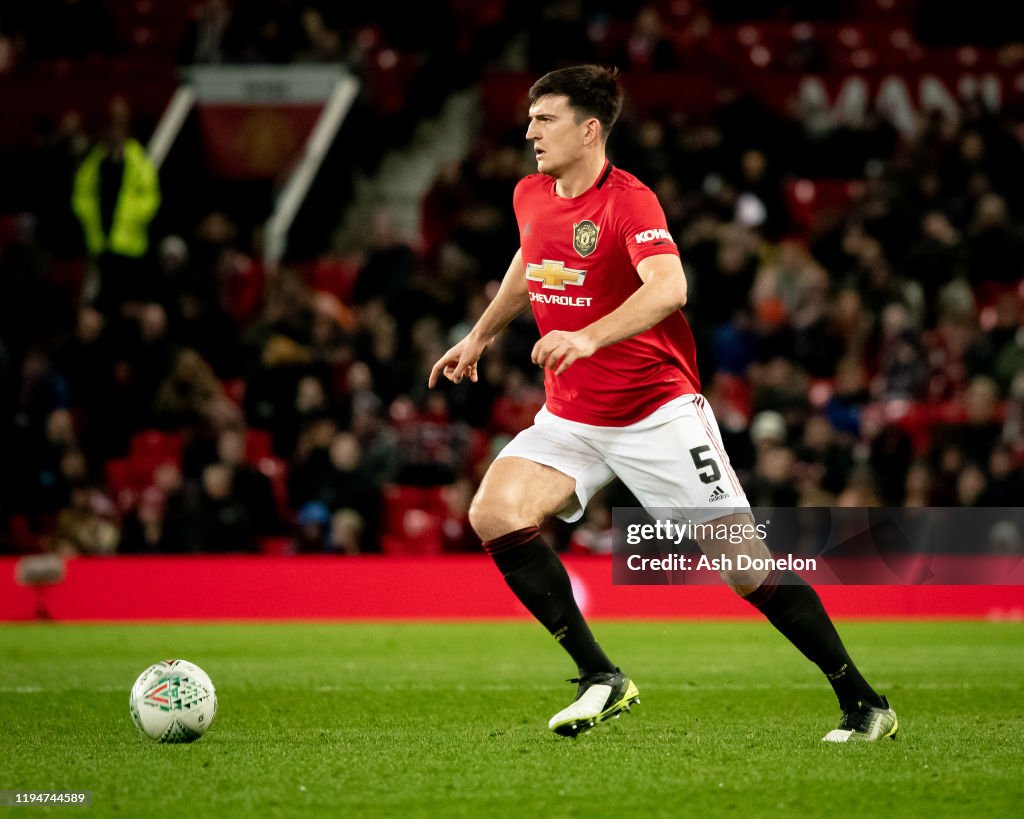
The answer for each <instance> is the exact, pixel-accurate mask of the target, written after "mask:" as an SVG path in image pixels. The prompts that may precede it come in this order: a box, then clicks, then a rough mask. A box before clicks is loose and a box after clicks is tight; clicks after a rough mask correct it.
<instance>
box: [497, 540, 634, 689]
mask: <svg viewBox="0 0 1024 819" xmlns="http://www.w3.org/2000/svg"><path fill="white" fill-rule="evenodd" d="M484 549H485V550H486V551H487V553H488V554H489V555H490V556H491V557H492V558H493V559H494V562H495V564H496V565H497V567H498V569H499V570H500V571H501V573H502V574H503V575H504V576H505V582H506V583H508V586H509V588H510V589H512V591H513V592H514V593H515V595H516V597H518V598H519V599H520V600H521V601H522V603H523V605H524V606H526V608H527V609H529V611H530V614H532V615H533V616H534V617H536V618H537V619H538V620H539V621H540V622H541V624H542V625H543V626H544V627H545V628H546V629H547V630H548V631H550V632H551V634H552V635H554V638H555V639H556V640H557V641H558V642H559V643H561V645H562V648H564V649H565V650H566V651H568V652H569V656H570V657H572V659H573V660H574V661H575V663H576V665H577V666H578V667H579V671H580V676H581V677H586V676H588V675H590V674H593V673H595V672H599V671H615V670H616V669H615V666H614V665H613V664H612V661H611V660H609V659H608V657H607V656H606V655H605V653H604V652H603V651H602V650H601V647H600V646H599V645H598V644H597V641H596V640H595V639H594V635H593V634H591V632H590V627H589V626H588V625H587V622H586V620H584V619H583V615H582V614H581V613H580V609H579V606H577V605H576V600H575V598H574V597H573V596H572V586H571V584H570V583H569V575H568V574H567V573H566V571H565V567H564V566H563V565H562V561H560V560H559V559H558V556H557V555H556V554H555V553H554V552H553V551H552V550H551V548H550V547H549V546H548V545H547V544H546V543H544V541H543V540H541V538H540V533H539V531H538V530H537V527H536V526H531V527H529V528H526V529H519V530H518V531H515V532H511V533H509V534H507V535H503V536H502V537H499V538H495V539H494V540H488V541H485V542H484Z"/></svg>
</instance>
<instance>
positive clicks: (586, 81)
mask: <svg viewBox="0 0 1024 819" xmlns="http://www.w3.org/2000/svg"><path fill="white" fill-rule="evenodd" d="M549 94H550V95H559V96H565V97H568V98H569V107H570V108H572V109H573V110H574V111H575V112H576V119H577V122H578V121H580V120H581V119H583V118H584V117H596V118H597V120H598V122H600V123H601V135H602V137H604V138H605V139H607V138H608V134H609V133H610V132H611V130H612V126H613V125H614V124H615V120H617V119H618V118H619V112H620V111H621V110H622V83H620V82H619V69H617V68H604V67H603V66H600V65H574V66H570V67H569V68H559V69H558V70H557V71H551V72H549V73H547V74H545V75H544V76H543V77H541V78H540V79H539V80H537V82H535V83H534V84H533V86H532V87H531V88H530V96H529V100H530V105H533V104H534V103H535V102H537V100H539V99H540V98H541V97H546V96H548V95H549Z"/></svg>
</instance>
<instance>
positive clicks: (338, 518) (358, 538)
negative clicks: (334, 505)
mask: <svg viewBox="0 0 1024 819" xmlns="http://www.w3.org/2000/svg"><path fill="white" fill-rule="evenodd" d="M365 527H366V523H365V521H364V520H363V518H362V517H361V516H360V514H359V513H358V512H355V511H353V510H352V509H339V510H338V511H337V512H335V513H334V514H333V515H331V533H330V538H329V540H328V542H329V544H330V548H331V551H333V552H337V553H340V554H343V555H357V554H359V553H360V552H363V551H365V548H364V541H363V531H364V529H365Z"/></svg>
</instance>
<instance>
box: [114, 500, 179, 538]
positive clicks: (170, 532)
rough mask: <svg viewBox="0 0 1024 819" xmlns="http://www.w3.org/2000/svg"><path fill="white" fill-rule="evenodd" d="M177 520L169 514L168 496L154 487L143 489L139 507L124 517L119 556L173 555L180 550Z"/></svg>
mask: <svg viewBox="0 0 1024 819" xmlns="http://www.w3.org/2000/svg"><path fill="white" fill-rule="evenodd" d="M183 547H184V544H183V542H182V533H181V531H180V529H179V526H178V521H177V520H176V518H175V517H174V515H173V514H169V513H168V504H167V497H166V495H165V493H164V492H163V491H162V490H161V489H159V488H158V487H156V486H151V487H148V488H147V489H145V490H144V491H143V492H142V494H141V495H140V496H139V501H138V504H137V505H136V506H135V508H134V509H133V510H132V511H131V512H130V513H129V514H128V515H127V516H126V517H125V519H124V525H123V526H122V529H121V542H120V544H119V545H118V547H117V551H118V553H120V554H174V553H177V552H181V551H183Z"/></svg>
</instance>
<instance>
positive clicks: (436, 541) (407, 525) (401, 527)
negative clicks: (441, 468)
mask: <svg viewBox="0 0 1024 819" xmlns="http://www.w3.org/2000/svg"><path fill="white" fill-rule="evenodd" d="M446 514H447V506H446V504H445V501H444V487H440V486H431V487H421V486H399V485H397V484H391V485H388V486H386V487H384V535H383V536H382V537H381V550H382V551H383V552H384V553H385V554H392V555H432V554H440V553H441V552H442V551H444V537H443V535H442V531H441V527H442V525H443V523H444V519H445V515H446Z"/></svg>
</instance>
